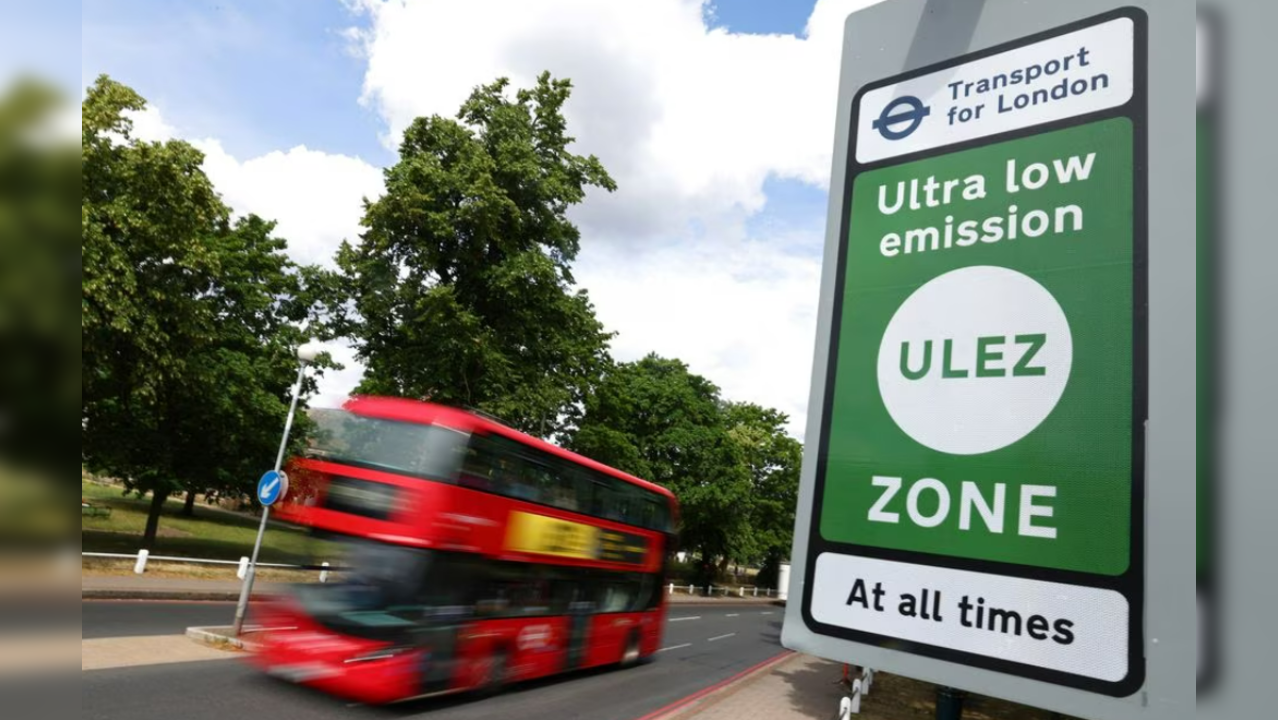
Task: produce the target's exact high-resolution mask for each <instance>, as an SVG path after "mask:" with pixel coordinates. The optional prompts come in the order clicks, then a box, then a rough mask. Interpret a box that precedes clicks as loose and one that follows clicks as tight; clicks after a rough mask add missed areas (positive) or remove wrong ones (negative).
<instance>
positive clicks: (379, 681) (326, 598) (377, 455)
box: [251, 397, 678, 704]
mask: <svg viewBox="0 0 1278 720" xmlns="http://www.w3.org/2000/svg"><path fill="white" fill-rule="evenodd" d="M313 417H314V418H315V419H316V422H317V423H318V426H319V427H318V433H317V437H316V439H315V440H314V442H313V443H312V447H311V448H310V450H309V451H308V452H307V453H306V454H305V455H304V456H303V457H300V458H294V459H293V460H292V461H291V462H290V464H289V478H290V490H289V494H288V497H287V498H286V499H285V500H284V501H283V502H282V503H281V504H280V505H279V506H277V508H276V509H275V510H274V512H276V513H277V514H276V517H277V518H278V519H280V520H283V521H286V522H290V523H293V524H296V525H301V526H304V527H307V528H309V529H310V530H311V531H312V532H313V533H314V534H315V535H317V536H319V537H322V538H324V539H325V540H326V541H327V542H329V543H331V545H330V547H332V546H336V547H337V548H340V550H341V555H342V557H341V558H340V559H339V560H338V563H339V564H340V565H341V566H342V567H343V568H344V570H343V572H341V573H340V574H339V577H340V579H338V580H336V581H330V582H327V583H310V584H304V585H296V586H292V587H291V588H290V589H289V591H288V592H287V593H285V594H283V595H281V596H277V597H272V598H269V599H268V600H267V601H266V602H264V603H255V605H254V608H253V616H252V617H253V621H254V624H255V625H257V626H258V627H260V628H261V630H260V631H258V632H255V633H254V635H253V641H252V643H251V646H252V648H253V655H252V658H253V661H254V662H255V663H256V664H258V665H259V666H260V667H262V668H263V669H264V670H266V671H267V672H269V673H271V674H273V675H276V676H278V677H283V678H286V679H288V680H290V681H293V682H297V683H302V684H305V685H309V686H312V687H316V688H319V689H322V690H325V691H328V692H331V693H334V694H337V695H339V696H343V697H346V698H350V699H354V700H358V701H360V702H366V703H375V704H382V703H387V702H395V701H399V700H404V699H408V698H414V697H422V696H427V695H434V694H443V693H448V692H456V691H462V690H470V689H493V688H498V687H500V686H502V685H503V684H506V683H509V682H514V681H521V680H528V679H532V678H537V677H543V676H546V675H552V674H555V673H560V672H565V671H571V670H576V669H581V668H589V667H595V666H600V665H609V664H621V665H623V666H624V665H631V664H635V663H637V662H639V661H640V660H641V659H643V658H646V657H648V656H650V655H652V654H653V653H654V652H656V650H657V648H658V646H659V644H660V641H661V635H662V631H663V627H664V598H665V594H664V593H663V592H662V585H663V579H664V574H665V571H666V569H667V563H668V562H669V559H670V556H671V552H672V550H673V541H674V526H675V521H676V515H677V512H678V506H677V503H676V501H675V498H674V496H673V495H672V494H671V493H670V492H669V491H668V490H666V489H665V488H662V487H660V486H658V485H654V484H652V483H648V482H645V481H644V480H641V479H639V478H636V477H632V476H630V475H627V474H625V473H622V472H620V471H618V470H615V469H613V468H609V467H607V466H604V465H602V464H600V463H597V462H594V461H592V460H590V459H588V458H585V457H582V456H580V455H577V454H574V453H572V452H569V451H567V450H564V449H562V448H559V447H556V446H554V445H551V444H549V443H546V442H542V441H540V440H538V439H536V438H533V437H531V436H528V435H525V434H523V433H520V432H517V431H515V430H513V429H511V428H509V427H506V426H504V425H503V424H501V423H499V422H496V421H494V420H491V419H489V418H487V417H484V416H481V415H479V414H476V413H472V412H466V411H462V410H458V409H454V408H449V407H444V406H440V405H436V404H432V403H426V402H418V401H413V400H405V399H394V398H373V397H356V398H352V399H350V400H349V401H347V403H346V404H345V405H343V407H342V408H341V409H340V410H328V411H319V412H316V413H314V415H313Z"/></svg>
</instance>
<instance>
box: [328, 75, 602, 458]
mask: <svg viewBox="0 0 1278 720" xmlns="http://www.w3.org/2000/svg"><path fill="white" fill-rule="evenodd" d="M507 85H508V82H507V80H505V79H500V80H498V81H497V82H494V83H492V84H490V85H486V86H483V87H479V88H477V89H476V90H475V91H474V93H472V95H471V96H470V98H469V99H468V100H467V101H466V102H465V104H464V105H463V106H462V108H461V112H460V114H459V119H458V120H453V119H447V118H442V117H439V116H432V117H429V118H418V119H417V120H415V121H414V122H413V123H412V125H411V126H410V127H409V128H408V130H407V131H406V132H405V134H404V139H403V141H402V142H401V144H400V148H399V155H400V157H399V161H398V162H397V163H396V164H395V165H394V166H393V167H391V168H389V169H387V170H386V171H385V182H386V192H385V194H384V195H383V196H382V197H381V198H380V199H378V200H377V201H376V202H372V203H366V211H365V216H364V220H363V225H364V227H365V228H366V230H365V232H364V233H363V234H362V236H361V238H360V241H359V243H358V244H357V245H355V246H354V247H352V246H350V245H349V244H346V243H343V246H342V248H341V250H340V251H339V253H338V257H337V262H338V265H339V266H340V267H341V268H342V270H343V271H344V273H345V275H346V278H345V280H346V283H347V285H348V286H349V288H350V293H351V299H352V300H353V303H352V305H353V308H352V312H351V313H350V314H349V316H348V317H346V319H345V324H344V326H343V327H344V330H345V333H346V334H347V335H348V336H350V337H351V338H353V339H354V341H355V345H356V349H357V353H358V356H359V358H360V359H361V360H362V361H363V362H364V364H365V367H366V371H365V375H364V379H363V381H362V383H361V384H360V386H359V388H358V391H359V392H367V393H378V394H393V395H402V396H410V397H422V398H430V399H432V400H434V401H437V402H443V403H448V404H454V405H462V406H470V407H475V408H478V409H481V410H485V411H487V412H490V413H493V414H495V415H498V416H500V417H502V418H504V419H505V420H507V421H508V422H510V423H511V424H512V425H514V426H515V427H517V428H519V429H521V430H524V431H526V432H530V433H532V434H535V435H539V436H542V437H549V436H550V435H552V434H554V433H555V432H556V431H558V430H561V429H562V428H563V427H564V425H565V423H567V422H570V421H571V418H572V417H573V416H574V414H575V412H576V408H577V407H578V406H579V404H580V400H581V398H582V397H583V396H584V393H585V392H586V390H587V388H589V387H590V385H591V384H592V383H593V382H595V381H596V380H597V379H598V377H599V376H600V374H601V373H602V371H603V368H604V367H605V365H606V362H607V360H608V355H607V346H608V341H609V339H610V337H611V335H610V334H609V333H605V332H604V330H603V327H602V325H601V324H600V323H599V322H598V321H597V320H596V319H595V315H594V309H593V306H592V305H591V303H590V301H589V299H588V297H587V295H586V293H585V291H583V290H577V291H575V292H574V291H573V289H572V288H573V284H574V280H573V277H572V273H571V270H570V264H571V262H572V261H573V259H574V258H575V257H576V255H577V252H578V248H579V240H580V237H579V232H578V230H577V228H576V227H575V226H574V225H573V224H572V223H571V222H569V220H568V219H567V215H566V213H567V211H568V209H569V208H570V207H571V206H572V205H574V204H576V203H579V202H581V201H582V199H583V198H584V197H585V192H586V189H587V188H588V187H591V186H594V187H602V188H604V189H606V190H609V191H611V190H614V189H615V188H616V185H615V183H614V182H613V180H612V178H610V177H609V176H608V173H607V172H606V171H605V170H604V168H603V166H602V165H601V164H600V162H599V161H598V160H597V159H596V158H595V157H594V156H590V157H582V156H579V155H574V154H572V153H571V152H569V149H568V148H569V145H570V144H571V143H572V141H573V138H571V137H569V136H568V135H567V134H566V130H567V128H566V123H565V121H564V118H563V114H562V108H563V104H564V102H565V101H566V100H567V99H568V96H569V93H570V89H571V84H570V83H569V82H568V81H567V80H551V79H550V76H549V75H548V74H543V75H542V76H541V77H540V78H538V80H537V83H536V85H535V86H534V87H533V88H531V89H521V90H519V91H518V92H516V93H515V97H514V99H513V100H512V99H510V98H508V97H507V95H506V93H505V91H506V88H507Z"/></svg>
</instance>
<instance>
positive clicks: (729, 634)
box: [706, 633, 736, 642]
mask: <svg viewBox="0 0 1278 720" xmlns="http://www.w3.org/2000/svg"><path fill="white" fill-rule="evenodd" d="M733 635H736V633H728V634H727V635H718V636H716V637H712V638H710V639H709V640H707V641H706V642H714V641H715V640H722V639H724V638H730V637H732V636H733Z"/></svg>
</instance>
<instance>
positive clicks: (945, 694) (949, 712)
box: [936, 686, 967, 720]
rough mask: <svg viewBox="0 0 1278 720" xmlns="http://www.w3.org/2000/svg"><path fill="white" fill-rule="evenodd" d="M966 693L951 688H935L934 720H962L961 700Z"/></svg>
mask: <svg viewBox="0 0 1278 720" xmlns="http://www.w3.org/2000/svg"><path fill="white" fill-rule="evenodd" d="M966 695H967V693H965V692H963V691H962V690H955V689H954V688H952V687H945V686H938V687H937V688H936V720H962V718H963V698H964V697H965V696H966Z"/></svg>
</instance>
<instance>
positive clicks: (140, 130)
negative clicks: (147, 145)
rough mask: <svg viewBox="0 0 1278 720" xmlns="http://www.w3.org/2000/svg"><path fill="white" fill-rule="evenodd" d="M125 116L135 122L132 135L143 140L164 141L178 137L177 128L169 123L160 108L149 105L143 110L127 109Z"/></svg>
mask: <svg viewBox="0 0 1278 720" xmlns="http://www.w3.org/2000/svg"><path fill="white" fill-rule="evenodd" d="M125 117H127V118H128V119H129V120H130V121H132V122H133V132H132V135H133V137H134V138H135V139H137V140H141V141H143V142H164V141H165V140H172V139H173V138H175V137H177V135H178V133H177V129H176V128H174V127H173V126H172V125H170V124H169V122H168V121H167V120H165V119H164V116H163V115H162V114H161V113H160V109H159V108H158V107H156V106H154V105H147V106H146V107H144V108H142V109H141V110H128V111H125Z"/></svg>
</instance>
